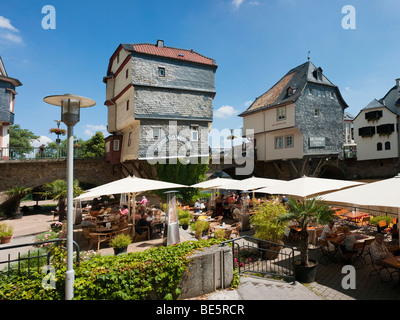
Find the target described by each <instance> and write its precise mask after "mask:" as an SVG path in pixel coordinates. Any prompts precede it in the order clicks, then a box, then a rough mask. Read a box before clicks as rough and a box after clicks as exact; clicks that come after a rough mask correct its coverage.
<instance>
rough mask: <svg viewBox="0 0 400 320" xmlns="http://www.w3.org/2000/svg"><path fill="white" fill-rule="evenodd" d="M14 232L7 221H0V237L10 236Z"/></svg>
mask: <svg viewBox="0 0 400 320" xmlns="http://www.w3.org/2000/svg"><path fill="white" fill-rule="evenodd" d="M13 232H14V227H13V226H12V225H9V224H7V223H0V237H8V236H11V235H12V234H13Z"/></svg>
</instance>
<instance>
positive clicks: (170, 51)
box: [124, 43, 216, 66]
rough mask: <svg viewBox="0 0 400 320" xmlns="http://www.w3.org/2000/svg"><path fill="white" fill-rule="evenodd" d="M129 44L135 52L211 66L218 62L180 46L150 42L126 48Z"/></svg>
mask: <svg viewBox="0 0 400 320" xmlns="http://www.w3.org/2000/svg"><path fill="white" fill-rule="evenodd" d="M128 46H129V47H130V51H135V52H140V53H144V54H150V55H155V56H160V57H165V58H172V59H178V60H183V61H190V62H195V63H200V64H206V65H210V66H216V63H215V61H214V60H213V59H211V58H207V57H205V56H203V55H201V54H198V53H197V52H194V51H193V50H186V49H178V48H172V47H166V46H163V47H158V46H157V45H154V44H149V43H140V44H133V45H125V46H124V47H125V48H126V49H128V48H127V47H128ZM132 46H133V50H132ZM128 50H129V49H128Z"/></svg>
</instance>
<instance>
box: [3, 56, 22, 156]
mask: <svg viewBox="0 0 400 320" xmlns="http://www.w3.org/2000/svg"><path fill="white" fill-rule="evenodd" d="M19 86H22V83H21V82H20V81H19V80H18V79H15V78H11V77H9V76H8V74H7V71H6V69H5V67H4V64H3V60H2V59H1V57H0V160H7V159H8V157H9V149H8V148H9V147H10V145H9V143H10V139H9V130H10V125H12V124H14V107H15V96H16V94H17V92H16V91H15V88H16V87H19Z"/></svg>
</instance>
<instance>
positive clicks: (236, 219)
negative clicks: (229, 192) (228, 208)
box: [232, 204, 240, 221]
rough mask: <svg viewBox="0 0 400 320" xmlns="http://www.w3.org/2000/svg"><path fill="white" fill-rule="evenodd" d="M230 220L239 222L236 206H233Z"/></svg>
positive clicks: (237, 207)
mask: <svg viewBox="0 0 400 320" xmlns="http://www.w3.org/2000/svg"><path fill="white" fill-rule="evenodd" d="M232 218H233V220H235V221H239V219H240V209H239V206H238V205H237V204H235V205H234V208H233V210H232Z"/></svg>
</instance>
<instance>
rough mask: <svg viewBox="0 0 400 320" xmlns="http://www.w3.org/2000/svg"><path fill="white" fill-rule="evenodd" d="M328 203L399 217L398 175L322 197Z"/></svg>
mask: <svg viewBox="0 0 400 320" xmlns="http://www.w3.org/2000/svg"><path fill="white" fill-rule="evenodd" d="M322 198H323V200H324V201H326V202H329V203H338V204H346V205H349V206H358V207H364V208H366V209H372V210H380V211H385V212H391V213H397V214H399V215H400V174H398V175H397V176H395V177H393V178H390V179H385V180H380V181H377V182H371V183H367V184H364V185H361V186H357V187H354V188H350V189H346V190H340V191H336V192H331V193H327V194H325V195H323V196H322Z"/></svg>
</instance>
